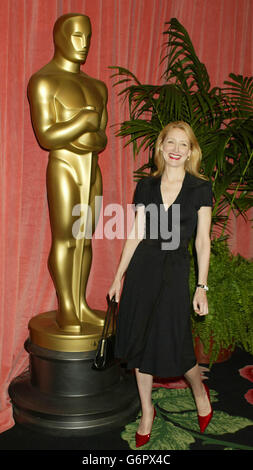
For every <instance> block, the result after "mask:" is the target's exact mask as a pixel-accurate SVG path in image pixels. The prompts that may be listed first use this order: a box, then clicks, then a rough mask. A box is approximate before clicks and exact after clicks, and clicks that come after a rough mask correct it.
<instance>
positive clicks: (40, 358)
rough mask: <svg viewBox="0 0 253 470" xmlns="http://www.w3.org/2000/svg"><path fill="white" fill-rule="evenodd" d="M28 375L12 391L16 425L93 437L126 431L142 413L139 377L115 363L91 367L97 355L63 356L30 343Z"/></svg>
mask: <svg viewBox="0 0 253 470" xmlns="http://www.w3.org/2000/svg"><path fill="white" fill-rule="evenodd" d="M25 348H26V350H27V351H28V352H29V358H30V367H29V369H30V370H29V371H26V372H24V373H23V374H21V375H20V376H19V377H17V378H15V379H14V380H13V381H12V383H11V384H10V387H9V394H10V397H11V401H12V405H13V414H14V419H15V421H16V422H17V423H19V424H23V425H26V426H29V427H32V428H37V429H39V430H40V431H41V430H44V431H46V432H47V433H54V434H55V433H59V434H61V435H63V436H64V435H66V436H69V435H71V436H73V435H84V436H85V435H87V436H88V435H93V434H98V433H104V432H106V431H109V430H110V429H114V428H117V427H121V426H124V425H125V424H127V423H128V422H130V421H131V419H133V418H134V417H135V416H136V414H137V413H138V410H139V408H140V401H139V395H138V389H137V384H136V379H135V376H134V374H133V373H132V372H129V371H126V370H124V368H123V367H121V366H120V365H119V364H117V363H115V364H113V365H112V366H111V367H109V368H108V369H106V370H104V371H96V370H93V369H92V368H91V366H92V362H93V359H94V356H95V351H89V352H72V353H71V352H58V351H53V350H49V349H45V348H42V347H40V346H37V345H34V344H33V343H32V342H31V341H30V340H27V341H26V343H25Z"/></svg>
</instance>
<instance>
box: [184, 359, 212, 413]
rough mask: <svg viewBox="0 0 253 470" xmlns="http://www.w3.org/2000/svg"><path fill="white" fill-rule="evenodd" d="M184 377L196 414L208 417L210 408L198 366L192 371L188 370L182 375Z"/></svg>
mask: <svg viewBox="0 0 253 470" xmlns="http://www.w3.org/2000/svg"><path fill="white" fill-rule="evenodd" d="M184 376H185V378H186V380H187V381H188V382H189V384H190V386H191V388H192V392H193V395H194V399H195V402H196V406H197V410H198V414H199V415H200V416H206V415H208V414H209V413H210V411H211V407H210V403H209V400H208V396H207V394H206V390H205V388H204V386H203V383H202V380H201V375H200V370H199V366H198V364H196V365H195V366H194V367H192V369H190V370H188V371H187V372H186V373H185V374H184Z"/></svg>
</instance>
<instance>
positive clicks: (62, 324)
mask: <svg viewBox="0 0 253 470" xmlns="http://www.w3.org/2000/svg"><path fill="white" fill-rule="evenodd" d="M56 322H57V324H58V326H59V328H60V329H61V330H63V331H66V333H80V332H81V328H82V325H81V322H80V321H79V319H78V318H77V316H76V315H75V314H73V313H69V312H67V313H66V312H62V311H61V312H57V314H56Z"/></svg>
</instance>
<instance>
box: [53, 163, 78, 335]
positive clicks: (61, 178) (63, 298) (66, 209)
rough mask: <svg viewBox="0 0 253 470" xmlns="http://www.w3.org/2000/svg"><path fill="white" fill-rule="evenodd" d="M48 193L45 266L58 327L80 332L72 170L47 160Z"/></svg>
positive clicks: (75, 191)
mask: <svg viewBox="0 0 253 470" xmlns="http://www.w3.org/2000/svg"><path fill="white" fill-rule="evenodd" d="M47 194H48V204H49V215H50V223H51V231H52V246H51V251H50V254H49V259H48V267H49V271H50V273H51V276H52V279H53V281H54V285H55V289H56V293H57V297H58V311H57V316H56V320H57V323H58V325H59V327H60V328H62V329H64V330H66V331H70V332H71V331H73V332H79V331H80V329H81V322H80V320H79V318H78V308H77V305H76V304H75V301H74V295H73V294H74V292H73V283H72V280H73V269H74V252H75V248H76V240H75V238H74V237H73V235H72V224H73V221H74V220H75V218H74V217H73V216H72V210H73V207H74V206H75V205H76V204H79V203H80V191H79V187H78V185H77V184H76V182H75V179H74V174H73V173H72V170H71V167H70V166H69V165H68V164H67V163H65V162H63V161H61V160H58V159H56V158H51V159H49V163H48V167H47Z"/></svg>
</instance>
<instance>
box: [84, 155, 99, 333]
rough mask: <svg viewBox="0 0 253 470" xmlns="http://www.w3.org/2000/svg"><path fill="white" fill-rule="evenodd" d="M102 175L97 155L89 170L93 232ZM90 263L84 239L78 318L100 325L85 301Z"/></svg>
mask: <svg viewBox="0 0 253 470" xmlns="http://www.w3.org/2000/svg"><path fill="white" fill-rule="evenodd" d="M102 192H103V191H102V175H101V170H100V168H99V166H98V164H97V156H96V155H95V156H94V157H93V161H92V171H91V190H90V200H89V206H90V209H91V225H92V228H91V233H92V234H93V233H94V232H95V229H96V226H97V223H98V219H99V211H98V206H97V211H96V212H95V197H96V196H102ZM91 263H92V241H91V239H87V238H86V239H85V240H84V246H83V261H82V272H81V286H82V289H81V292H80V294H81V295H80V319H81V321H86V322H90V323H94V324H98V325H101V324H102V321H103V319H101V317H100V316H98V315H97V313H98V312H96V311H95V312H94V311H92V310H91V309H90V307H89V306H88V304H87V301H86V289H87V283H88V278H89V274H90V269H91Z"/></svg>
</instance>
